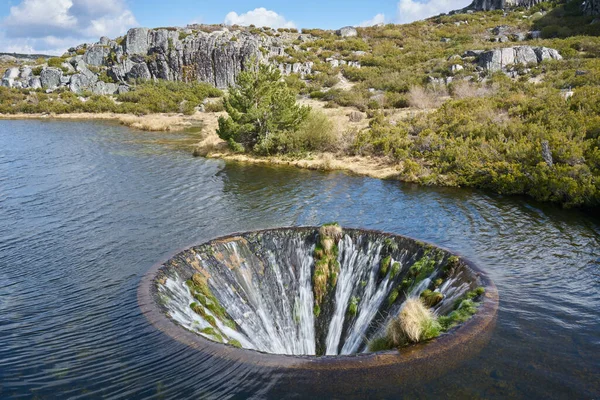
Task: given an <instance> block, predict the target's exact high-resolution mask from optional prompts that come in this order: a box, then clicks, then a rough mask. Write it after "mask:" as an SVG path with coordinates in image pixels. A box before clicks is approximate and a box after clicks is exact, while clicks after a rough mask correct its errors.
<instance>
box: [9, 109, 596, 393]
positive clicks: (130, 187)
mask: <svg viewBox="0 0 600 400" xmlns="http://www.w3.org/2000/svg"><path fill="white" fill-rule="evenodd" d="M164 137H165V134H149V133H143V132H138V131H134V130H130V129H127V128H125V127H121V126H117V125H112V124H106V123H96V122H50V121H0V398H32V397H35V398H58V397H59V398H125V399H130V398H184V397H193V398H248V397H254V398H264V397H267V398H282V397H287V398H302V397H306V396H309V395H310V396H311V397H312V398H318V397H330V396H332V395H334V394H335V395H336V396H337V397H340V398H341V397H344V398H347V397H349V396H350V395H352V394H354V395H356V396H363V397H364V396H369V397H376V398H401V397H407V398H429V397H434V396H435V397H454V398H457V397H460V398H464V397H469V398H477V397H485V398H504V397H507V396H510V397H514V398H570V399H572V398H598V397H599V396H600V383H599V382H600V373H599V371H600V362H599V360H600V358H599V357H598V354H600V319H599V310H600V243H599V242H600V225H599V223H598V220H597V219H594V218H592V217H590V216H589V215H586V214H585V213H583V212H580V211H572V210H571V211H569V210H562V209H560V208H557V207H554V206H549V205H540V204H538V203H534V202H530V201H528V200H525V199H522V198H512V197H510V198H508V197H501V196H497V195H488V194H484V193H481V192H477V191H472V190H464V189H448V188H425V187H418V186H413V185H406V184H402V183H398V182H392V181H380V180H375V179H370V178H363V177H352V176H348V175H345V174H342V173H319V172H312V171H304V170H298V169H293V168H290V169H287V168H281V167H279V168H270V167H264V166H248V165H239V164H225V163H224V162H222V161H217V160H204V159H200V158H192V157H191V156H190V153H189V151H187V150H183V149H178V148H173V146H167V145H165V143H164ZM171 137H173V136H171ZM175 138H179V137H178V136H177V135H175ZM329 221H339V222H340V224H342V225H345V226H352V227H363V228H370V229H380V230H384V231H390V232H395V233H400V234H404V235H408V236H412V237H415V238H418V239H421V240H425V241H430V242H433V243H435V244H438V245H440V246H443V247H446V248H449V249H452V250H454V251H457V252H459V253H461V254H463V255H464V256H466V257H468V258H470V259H471V260H473V261H474V262H476V263H478V264H479V265H480V266H481V267H482V268H484V269H486V270H487V271H488V272H489V273H490V276H491V278H492V279H493V280H494V281H495V283H496V285H497V286H498V291H499V293H500V308H499V311H498V322H497V326H496V329H495V331H494V334H493V336H492V338H491V340H490V343H489V345H488V346H487V347H486V348H485V349H484V350H483V351H482V352H481V354H480V355H479V356H477V357H476V358H474V359H472V360H470V361H469V362H467V363H465V364H464V365H463V366H462V367H460V368H458V369H456V370H453V371H449V372H448V373H447V374H446V375H444V376H442V377H441V378H437V379H435V380H433V381H430V382H428V383H427V384H423V385H418V386H417V387H415V385H411V384H410V382H389V381H386V380H385V379H383V378H382V380H381V385H380V387H379V388H378V389H375V390H371V389H370V390H369V391H361V388H352V389H348V386H349V385H347V382H346V383H344V382H331V387H332V389H331V390H332V393H325V392H320V393H317V394H314V393H310V390H311V386H310V380H309V379H306V378H302V380H300V378H298V380H296V381H295V380H294V378H295V377H293V376H291V377H290V376H287V375H286V373H285V372H284V371H277V370H272V369H267V368H259V367H251V366H247V365H240V364H236V363H234V362H231V361H222V360H216V359H214V358H212V357H211V356H210V355H206V354H201V353H199V352H196V351H193V350H190V349H188V348H186V346H184V345H182V344H180V343H178V342H176V341H174V340H172V339H171V338H170V337H168V336H166V335H164V334H162V333H160V332H158V331H156V330H155V329H154V328H152V327H151V326H150V325H149V324H148V322H147V321H146V319H145V318H144V317H143V316H142V315H141V313H140V311H139V308H138V306H137V301H136V289H137V284H138V283H139V281H140V279H141V277H142V276H143V274H144V273H145V272H146V271H147V270H148V269H149V268H150V267H151V266H152V265H153V264H154V263H156V262H157V261H159V260H161V259H163V258H164V257H165V256H167V255H169V254H171V253H173V252H175V251H176V250H177V249H179V248H182V247H185V246H187V245H190V244H192V243H197V242H200V241H204V240H209V239H211V238H214V237H217V236H223V235H225V234H228V233H232V232H237V231H247V230H254V229H265V228H270V227H278V226H283V225H319V224H322V223H324V222H329ZM290 382H295V384H294V385H290V384H289V383H290Z"/></svg>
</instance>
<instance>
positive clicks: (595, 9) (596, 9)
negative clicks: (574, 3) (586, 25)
mask: <svg viewBox="0 0 600 400" xmlns="http://www.w3.org/2000/svg"><path fill="white" fill-rule="evenodd" d="M581 9H582V10H583V12H584V13H586V14H589V15H600V0H586V1H584V2H583V4H582V5H581Z"/></svg>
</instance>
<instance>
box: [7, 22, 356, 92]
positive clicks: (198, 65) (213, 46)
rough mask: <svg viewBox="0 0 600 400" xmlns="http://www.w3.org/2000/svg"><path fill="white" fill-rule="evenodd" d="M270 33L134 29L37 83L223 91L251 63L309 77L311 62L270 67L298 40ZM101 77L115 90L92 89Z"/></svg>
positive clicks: (77, 53) (77, 52)
mask: <svg viewBox="0 0 600 400" xmlns="http://www.w3.org/2000/svg"><path fill="white" fill-rule="evenodd" d="M352 30H353V31H356V30H355V29H354V28H351V29H350V30H348V29H342V30H341V31H342V32H340V34H342V33H343V34H344V35H350V36H352ZM270 33H271V34H269V35H257V34H255V33H251V32H249V31H248V30H243V29H242V30H232V31H229V30H228V29H225V28H223V29H220V30H215V31H212V32H211V33H207V32H204V31H203V30H202V29H178V28H165V29H147V28H135V29H131V30H130V31H129V32H128V33H127V35H126V36H125V37H124V38H123V40H120V41H118V42H117V41H114V40H110V39H108V38H106V37H102V38H101V39H100V41H99V42H98V43H96V44H94V45H80V46H77V47H73V48H71V49H69V52H70V53H71V54H70V55H71V57H70V58H68V60H67V63H65V64H64V65H63V66H62V69H63V70H64V71H65V73H64V74H62V72H61V73H59V70H56V69H50V68H46V69H45V71H46V72H44V76H43V77H40V78H41V84H42V85H43V87H45V88H54V87H57V86H60V85H62V86H68V87H69V88H70V89H71V90H72V91H74V92H76V93H82V92H83V91H86V90H90V91H98V92H107V91H108V92H113V91H116V90H119V91H125V90H128V88H127V83H128V82H129V81H131V80H149V79H166V80H170V81H183V82H196V81H200V82H207V83H210V84H212V85H214V86H217V87H220V88H226V87H228V86H230V85H233V84H234V83H235V79H236V78H237V75H238V74H239V72H240V71H242V70H243V69H244V68H245V67H246V65H247V64H248V62H249V61H251V60H256V61H258V62H269V63H273V64H274V65H275V66H277V67H278V68H279V69H280V70H281V71H282V72H283V73H284V74H291V73H298V74H300V75H302V76H305V75H308V74H311V73H312V72H313V71H312V68H313V63H312V62H304V63H298V62H293V61H292V58H291V57H289V58H290V62H289V63H286V62H285V61H282V60H277V62H275V60H273V59H272V58H273V57H276V56H277V57H283V58H285V57H288V55H287V53H286V52H285V49H286V48H287V47H293V46H294V43H293V42H294V41H296V40H298V37H299V36H298V34H295V33H286V32H284V33H281V34H279V33H278V34H277V35H275V34H273V32H270ZM300 36H301V37H302V39H303V40H309V39H310V38H311V36H310V35H308V34H302V35H300ZM82 52H83V54H81V53H82ZM336 63H337V65H338V66H340V65H350V66H353V67H357V68H359V67H360V63H359V62H357V61H345V60H336ZM88 66H89V68H88ZM92 66H93V67H94V68H91V67H92ZM92 70H93V72H92ZM100 73H106V74H107V75H108V76H109V77H110V78H111V79H112V80H113V81H114V84H115V85H116V89H115V87H113V86H109V87H107V86H106V85H102V84H100V85H97V82H98V75H99V74H100ZM61 76H63V78H62V80H61ZM10 79H12V78H10ZM10 79H9V78H6V80H5V82H4V84H5V85H12V84H13V83H15V82H19V83H20V84H21V85H22V86H23V87H29V86H30V82H29V79H30V78H29V77H28V76H21V77H20V78H18V79H12V81H11V80H10Z"/></svg>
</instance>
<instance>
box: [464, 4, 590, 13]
mask: <svg viewBox="0 0 600 400" xmlns="http://www.w3.org/2000/svg"><path fill="white" fill-rule="evenodd" d="M542 1H543V0H473V2H472V3H471V5H469V6H468V7H467V8H465V9H464V10H475V11H492V10H507V9H511V8H517V7H525V8H530V7H533V6H535V5H536V4H539V3H541V2H542ZM581 9H582V10H583V12H584V13H586V14H589V15H600V0H585V1H583V2H582V4H581Z"/></svg>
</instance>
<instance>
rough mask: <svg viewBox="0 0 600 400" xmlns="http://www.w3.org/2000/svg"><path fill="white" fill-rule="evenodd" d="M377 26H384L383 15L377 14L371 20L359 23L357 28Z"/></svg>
mask: <svg viewBox="0 0 600 400" xmlns="http://www.w3.org/2000/svg"><path fill="white" fill-rule="evenodd" d="M379 24H385V14H377V15H376V16H374V17H373V18H371V19H369V20H366V21H363V22H361V23H360V24H359V25H358V26H363V27H364V26H374V25H379Z"/></svg>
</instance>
